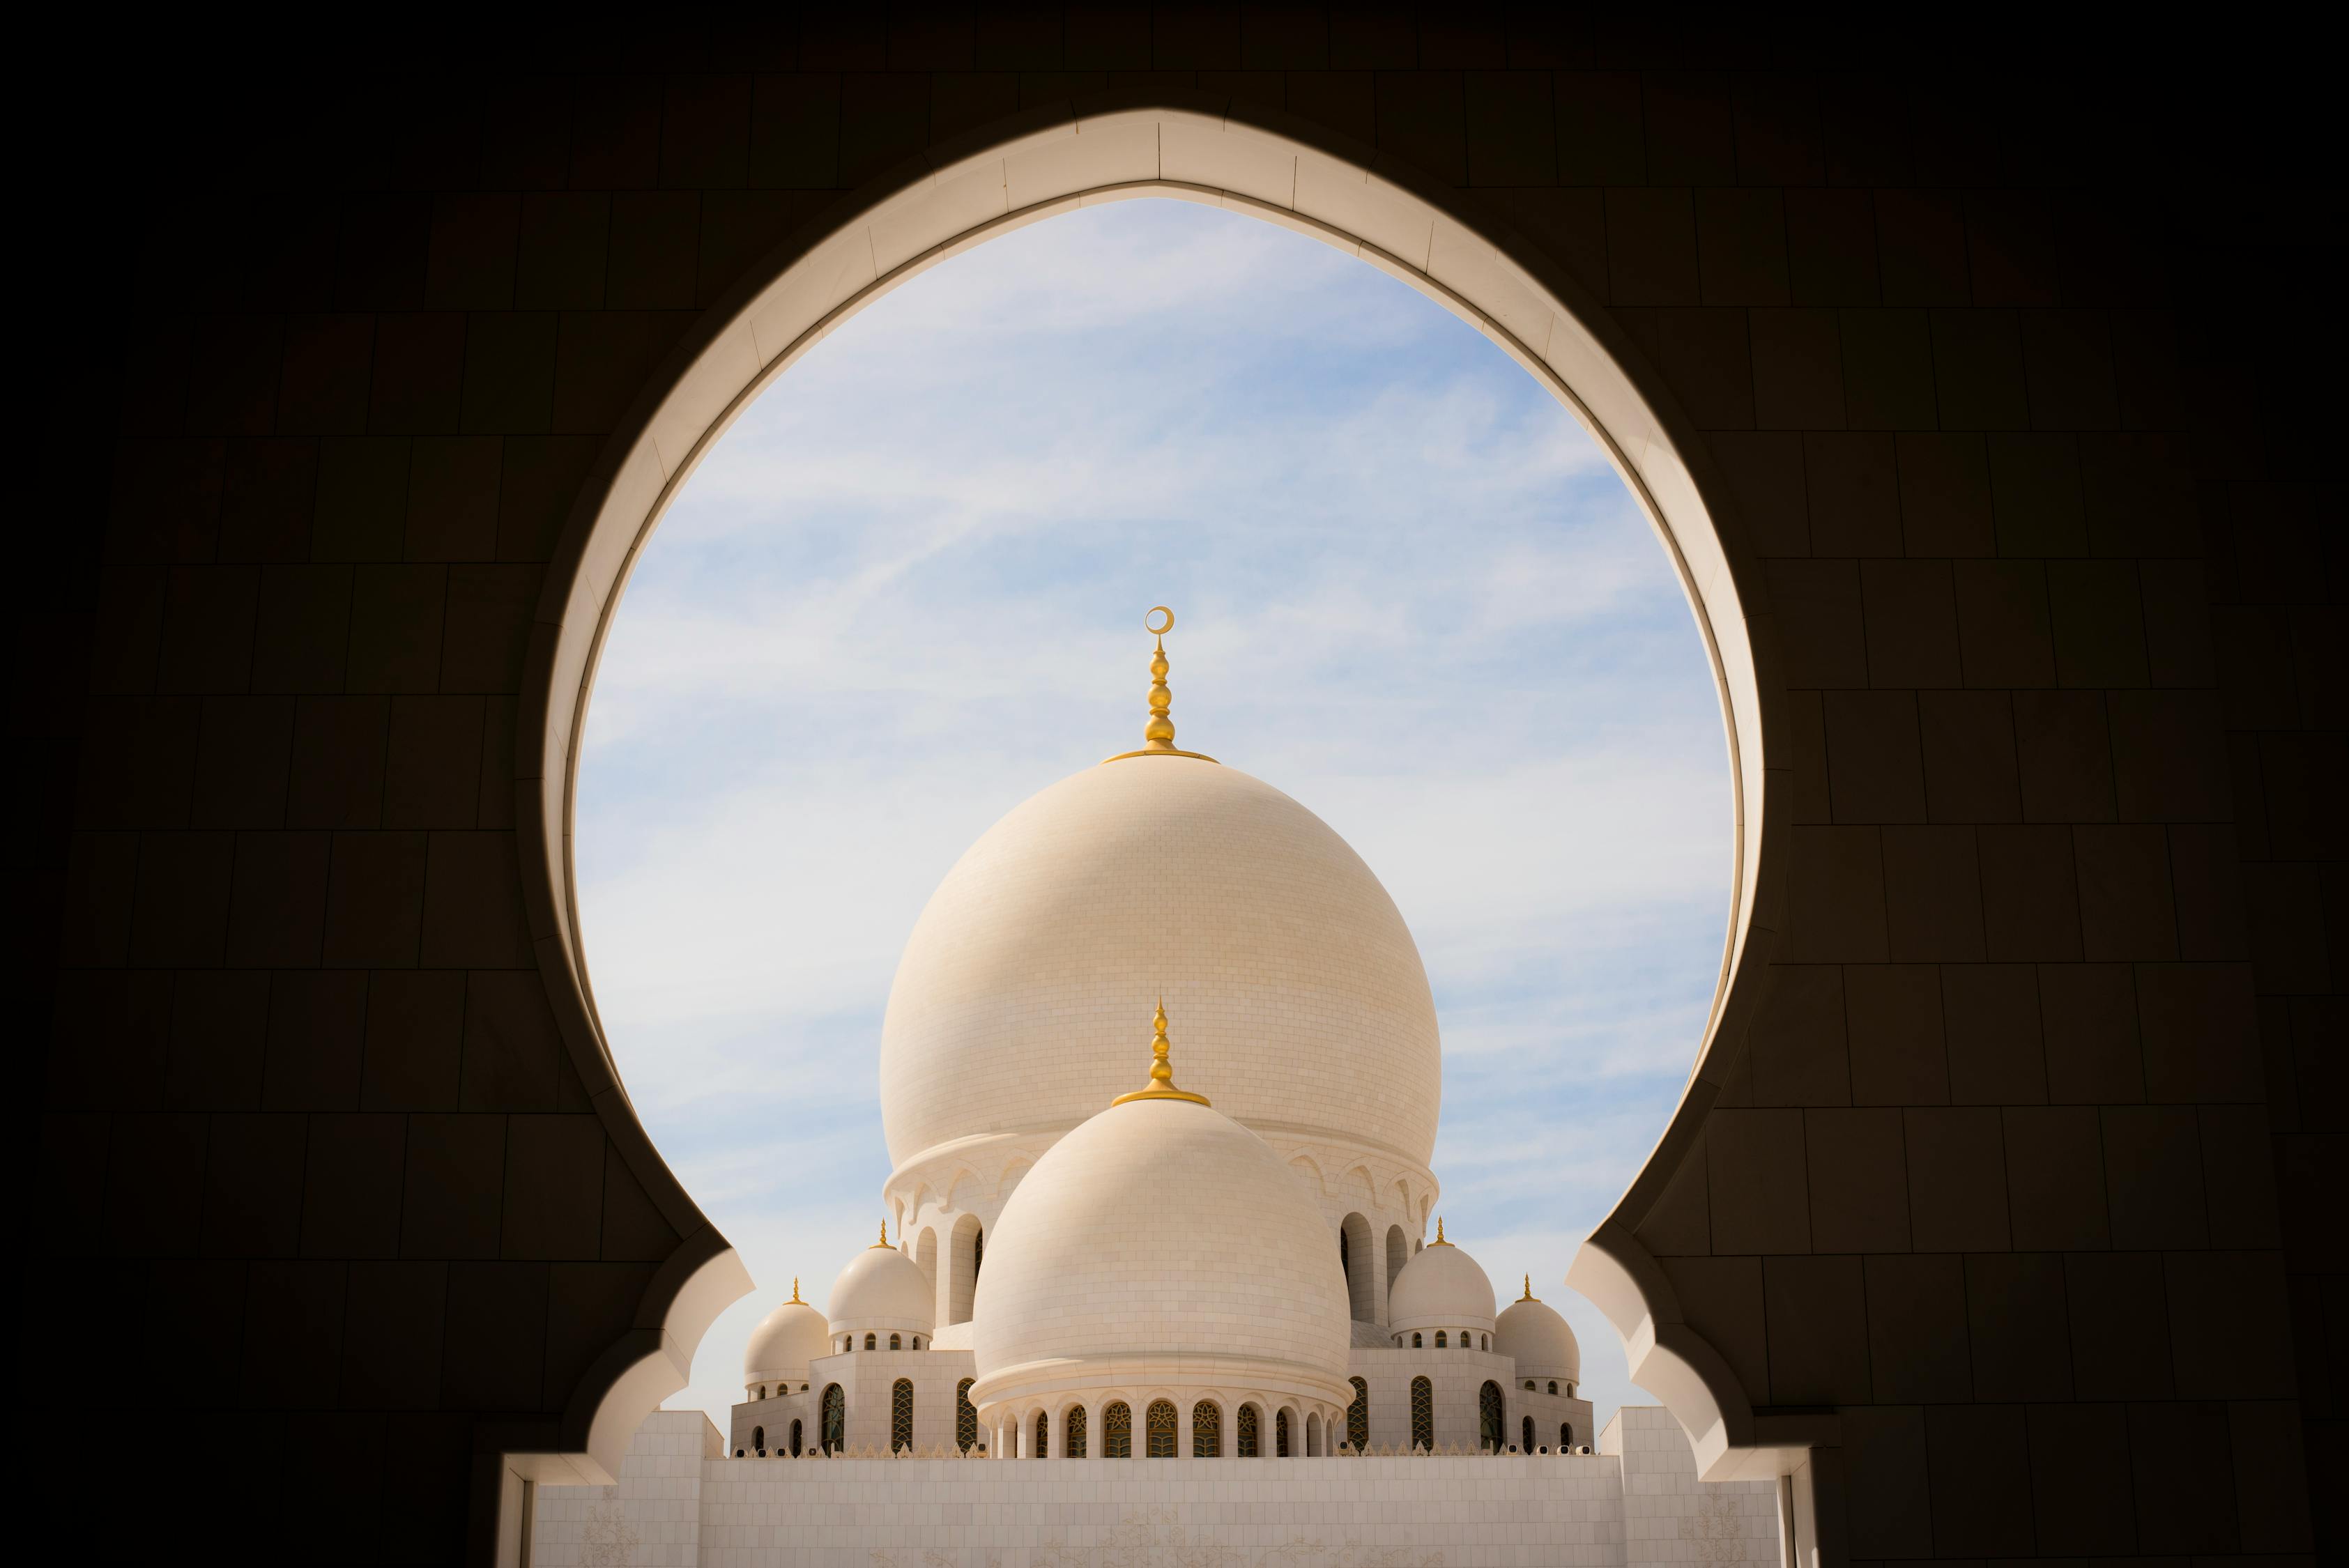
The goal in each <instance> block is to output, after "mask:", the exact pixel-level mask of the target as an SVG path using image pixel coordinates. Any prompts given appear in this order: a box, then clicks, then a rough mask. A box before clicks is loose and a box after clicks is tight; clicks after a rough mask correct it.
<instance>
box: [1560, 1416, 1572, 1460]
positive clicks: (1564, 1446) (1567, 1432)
mask: <svg viewBox="0 0 2349 1568" xmlns="http://www.w3.org/2000/svg"><path fill="white" fill-rule="evenodd" d="M1573 1447H1574V1423H1573V1422H1572V1421H1560V1422H1559V1423H1558V1424H1557V1451H1558V1452H1560V1453H1565V1452H1566V1451H1567V1450H1568V1449H1571V1448H1573Z"/></svg>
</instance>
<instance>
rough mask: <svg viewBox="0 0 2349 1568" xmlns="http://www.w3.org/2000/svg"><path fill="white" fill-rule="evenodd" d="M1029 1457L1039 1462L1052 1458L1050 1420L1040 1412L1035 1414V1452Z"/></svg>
mask: <svg viewBox="0 0 2349 1568" xmlns="http://www.w3.org/2000/svg"><path fill="white" fill-rule="evenodd" d="M1030 1457H1031V1458H1034V1459H1040V1460H1049V1459H1050V1458H1051V1457H1052V1418H1051V1417H1050V1416H1048V1415H1046V1414H1045V1413H1044V1412H1043V1411H1041V1410H1039V1411H1037V1412H1036V1451H1035V1453H1034V1454H1032V1455H1031V1456H1030Z"/></svg>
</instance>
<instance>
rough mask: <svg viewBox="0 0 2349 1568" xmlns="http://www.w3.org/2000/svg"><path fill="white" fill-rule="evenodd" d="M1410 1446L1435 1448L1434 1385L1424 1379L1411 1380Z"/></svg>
mask: <svg viewBox="0 0 2349 1568" xmlns="http://www.w3.org/2000/svg"><path fill="white" fill-rule="evenodd" d="M1411 1446H1412V1447H1413V1448H1415V1449H1429V1450H1431V1451H1433V1449H1434V1447H1435V1385H1434V1384H1433V1383H1430V1382H1429V1381H1428V1380H1427V1379H1426V1378H1424V1377H1414V1378H1413V1379H1412V1380H1411Z"/></svg>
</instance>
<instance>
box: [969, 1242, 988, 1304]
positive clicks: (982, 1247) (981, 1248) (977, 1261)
mask: <svg viewBox="0 0 2349 1568" xmlns="http://www.w3.org/2000/svg"><path fill="white" fill-rule="evenodd" d="M986 1262H987V1232H986V1231H985V1230H984V1229H981V1230H977V1231H973V1232H972V1233H970V1283H971V1285H972V1287H973V1288H974V1289H976V1288H977V1287H978V1271H979V1268H980V1266H981V1265H982V1264H985V1263H986Z"/></svg>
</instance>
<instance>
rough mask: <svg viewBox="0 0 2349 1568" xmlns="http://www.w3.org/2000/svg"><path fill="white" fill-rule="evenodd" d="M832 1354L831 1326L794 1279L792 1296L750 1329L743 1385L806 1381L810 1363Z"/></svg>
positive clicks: (743, 1369) (743, 1358) (755, 1385)
mask: <svg viewBox="0 0 2349 1568" xmlns="http://www.w3.org/2000/svg"><path fill="white" fill-rule="evenodd" d="M831 1353H832V1334H831V1330H830V1326H829V1325H828V1324H827V1323H826V1322H825V1321H824V1315H823V1313H822V1312H819V1311H818V1310H817V1309H816V1308H815V1307H813V1306H812V1305H809V1304H808V1303H806V1302H803V1301H802V1300H801V1299H800V1282H799V1281H797V1280H793V1281H792V1299H791V1300H789V1301H787V1302H785V1303H783V1305H781V1306H779V1307H777V1308H775V1310H774V1311H772V1312H771V1313H769V1314H767V1315H766V1316H765V1317H764V1318H762V1319H761V1320H760V1323H759V1326H758V1327H756V1328H754V1329H752V1330H751V1331H750V1346H748V1348H746V1349H745V1350H744V1351H743V1353H742V1386H743V1387H746V1388H757V1387H766V1386H767V1385H769V1384H771V1383H777V1382H804V1381H805V1380H806V1378H807V1375H808V1363H810V1362H811V1361H813V1360H815V1359H816V1358H817V1357H823V1356H828V1355H830V1354H831Z"/></svg>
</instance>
